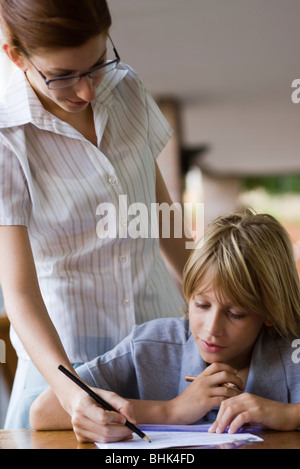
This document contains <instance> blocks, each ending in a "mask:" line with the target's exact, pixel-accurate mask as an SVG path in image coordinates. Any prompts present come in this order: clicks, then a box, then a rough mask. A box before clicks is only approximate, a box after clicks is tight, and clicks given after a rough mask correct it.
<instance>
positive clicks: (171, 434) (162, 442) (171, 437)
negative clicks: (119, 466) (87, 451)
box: [95, 425, 263, 450]
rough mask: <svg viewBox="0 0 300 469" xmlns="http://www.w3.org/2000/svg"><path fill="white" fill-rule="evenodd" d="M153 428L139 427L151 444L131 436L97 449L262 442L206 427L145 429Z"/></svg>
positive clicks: (104, 444) (181, 446) (251, 435)
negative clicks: (129, 438)
mask: <svg viewBox="0 0 300 469" xmlns="http://www.w3.org/2000/svg"><path fill="white" fill-rule="evenodd" d="M151 427H152V428H154V427H155V426H143V427H140V428H141V430H142V431H143V432H144V433H146V435H147V436H148V438H149V439H150V440H151V443H148V442H147V441H145V440H142V439H141V438H140V437H138V436H137V435H135V434H134V435H133V439H132V440H130V441H125V442H118V443H98V442H96V443H95V444H96V445H97V447H98V448H100V449H120V450H122V449H127V450H131V449H148V450H152V449H158V448H183V447H187V446H189V447H193V446H203V447H214V446H219V445H226V444H237V445H238V444H241V443H249V442H255V441H263V439H262V438H260V437H258V436H257V435H253V434H252V433H234V434H229V433H208V432H207V426H206V425H205V430H204V428H203V427H202V428H200V426H197V429H198V431H195V429H193V430H192V429H191V428H192V427H193V426H190V427H189V430H188V431H183V430H182V428H183V427H184V426H181V428H180V427H173V428H171V427H169V429H168V430H167V431H165V430H162V429H163V428H166V427H164V426H161V427H160V428H161V429H160V431H153V430H149V431H146V429H147V428H151ZM203 430H204V431H203Z"/></svg>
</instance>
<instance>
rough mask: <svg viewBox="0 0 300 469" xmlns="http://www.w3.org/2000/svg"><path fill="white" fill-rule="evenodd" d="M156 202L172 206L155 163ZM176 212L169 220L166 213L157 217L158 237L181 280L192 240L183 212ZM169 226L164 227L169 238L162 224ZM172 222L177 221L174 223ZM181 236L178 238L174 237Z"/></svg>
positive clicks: (178, 210) (176, 210) (177, 209)
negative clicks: (168, 233)
mask: <svg viewBox="0 0 300 469" xmlns="http://www.w3.org/2000/svg"><path fill="white" fill-rule="evenodd" d="M156 200H157V203H158V204H159V205H160V204H163V203H166V204H168V206H169V207H171V206H172V204H173V202H172V199H171V197H170V194H169V192H168V189H167V186H166V184H165V181H164V179H163V177H162V174H161V172H160V169H159V167H158V164H157V163H156ZM174 210H175V212H176V216H175V215H174V217H173V216H171V217H170V218H169V217H168V216H167V211H166V215H165V217H164V216H162V215H160V217H159V237H160V245H161V249H162V251H163V253H164V254H165V256H166V258H167V260H168V261H169V263H170V264H171V266H172V267H173V268H174V270H175V272H176V274H177V275H178V277H179V279H180V280H181V279H182V272H183V268H184V266H185V263H186V261H187V259H188V257H189V254H190V252H191V247H190V246H191V244H193V240H192V238H191V237H188V236H187V234H186V232H187V227H186V226H185V225H184V214H183V210H181V209H180V208H178V207H177V208H176V207H174ZM169 220H170V226H168V227H165V229H166V232H168V231H169V229H170V236H168V237H165V236H164V226H163V225H164V224H165V223H169ZM174 220H177V222H176V223H174ZM180 234H182V236H180V237H176V236H179V235H180ZM187 246H188V248H187Z"/></svg>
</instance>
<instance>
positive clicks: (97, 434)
mask: <svg viewBox="0 0 300 469" xmlns="http://www.w3.org/2000/svg"><path fill="white" fill-rule="evenodd" d="M93 391H94V392H95V393H97V394H98V395H99V396H101V397H102V398H103V399H104V400H106V401H107V402H109V403H110V404H111V406H112V407H114V409H116V412H112V411H107V410H105V409H103V408H102V407H100V406H99V405H98V404H97V403H95V402H94V400H93V399H91V398H90V397H89V396H88V395H87V394H86V393H84V394H82V396H81V397H80V398H79V399H78V401H77V402H76V403H75V406H74V407H73V412H72V417H71V422H72V427H73V430H74V432H75V434H76V437H77V439H78V441H80V442H86V441H99V442H101V443H111V442H113V441H122V440H128V439H131V438H132V430H130V429H129V428H128V427H127V426H126V425H125V422H126V420H129V421H130V422H132V423H135V418H134V415H133V410H132V405H131V404H130V403H129V402H128V401H126V400H125V399H123V398H121V397H120V396H118V395H117V394H115V393H112V392H109V391H103V390H100V389H95V388H93Z"/></svg>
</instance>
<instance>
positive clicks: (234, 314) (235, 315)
mask: <svg viewBox="0 0 300 469" xmlns="http://www.w3.org/2000/svg"><path fill="white" fill-rule="evenodd" d="M227 315H228V316H229V317H230V318H232V319H242V318H243V317H244V316H245V315H244V314H236V313H232V312H231V311H227Z"/></svg>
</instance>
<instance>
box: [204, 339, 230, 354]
mask: <svg viewBox="0 0 300 469" xmlns="http://www.w3.org/2000/svg"><path fill="white" fill-rule="evenodd" d="M201 342H202V345H203V348H204V349H205V350H206V351H207V352H210V353H216V352H220V351H221V350H224V348H225V347H222V346H221V345H216V344H213V343H211V342H206V340H203V339H201Z"/></svg>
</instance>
